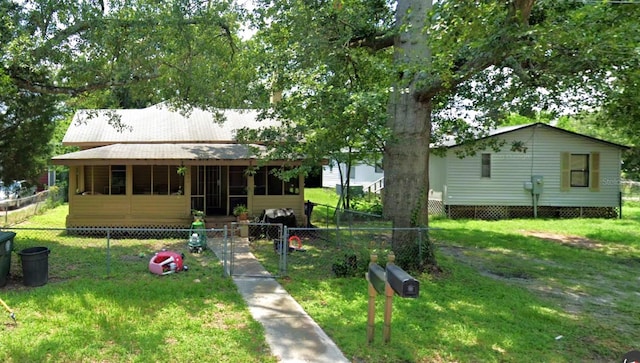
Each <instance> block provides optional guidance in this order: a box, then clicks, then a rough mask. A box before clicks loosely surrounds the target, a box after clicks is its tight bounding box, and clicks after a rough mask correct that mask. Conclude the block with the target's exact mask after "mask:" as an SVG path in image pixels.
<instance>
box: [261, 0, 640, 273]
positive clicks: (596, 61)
mask: <svg viewBox="0 0 640 363" xmlns="http://www.w3.org/2000/svg"><path fill="white" fill-rule="evenodd" d="M259 3H260V4H259V5H260V7H259V12H258V14H259V15H260V16H261V17H262V19H263V20H262V23H260V28H261V29H262V31H260V32H258V37H261V36H262V37H263V39H264V45H265V49H267V52H266V53H268V57H269V59H270V62H269V63H268V64H269V67H266V69H267V70H268V71H269V72H270V74H278V75H279V78H278V79H279V82H278V83H277V84H276V87H277V88H278V89H279V90H285V97H284V100H283V102H282V104H281V105H280V106H279V107H277V108H276V111H277V112H279V114H282V115H286V116H288V117H292V116H295V117H292V118H293V119H304V120H305V125H306V127H307V130H305V132H306V133H305V135H306V134H314V133H316V132H318V130H319V129H320V128H321V127H327V124H323V123H324V122H325V121H323V120H322V118H323V117H322V116H323V115H325V114H328V113H330V112H332V111H334V110H336V109H342V108H344V106H341V107H336V102H334V101H335V99H332V98H331V96H330V95H327V94H325V93H322V94H323V99H324V100H326V102H322V103H320V104H319V107H321V108H322V111H319V110H318V109H317V108H314V109H313V110H309V109H308V108H307V107H304V104H305V102H307V101H308V100H310V99H314V98H316V97H318V95H319V94H320V93H321V91H322V90H326V87H325V85H326V84H327V83H329V82H333V83H332V89H331V90H329V91H330V92H331V93H332V94H334V93H333V90H337V91H338V92H341V91H342V90H343V88H345V87H347V86H348V87H349V88H350V89H353V90H358V89H363V88H366V87H362V88H358V87H357V86H355V84H356V83H358V81H359V80H358V79H355V80H354V79H350V80H349V82H346V81H345V80H344V79H341V77H340V75H339V73H340V72H344V70H345V69H347V68H346V66H345V65H346V64H349V65H350V66H351V67H352V68H353V69H360V66H361V64H376V65H378V67H377V69H378V70H379V71H380V73H377V75H382V76H381V77H380V80H379V82H377V84H378V86H373V88H372V89H373V91H374V92H375V91H380V90H389V89H391V90H392V92H391V94H390V95H389V97H388V98H387V100H388V101H387V103H386V104H387V107H386V113H387V123H386V126H387V130H388V132H389V134H388V135H389V137H385V138H384V141H385V144H384V145H385V146H384V166H385V179H386V182H385V201H384V209H385V214H386V215H387V216H388V217H389V218H391V219H392V221H393V223H394V226H395V227H412V226H427V223H428V217H427V206H428V200H427V195H428V193H426V192H427V191H428V182H429V176H428V160H429V157H428V155H429V146H430V145H437V144H438V142H439V141H440V139H441V138H443V137H451V136H453V137H455V138H456V139H457V140H458V141H464V140H467V139H468V138H469V137H472V136H478V134H479V133H482V132H483V131H484V130H486V129H487V128H489V127H492V126H495V125H496V124H498V123H499V122H500V121H501V119H502V118H503V117H504V116H505V115H508V114H510V113H514V112H516V113H520V114H523V115H525V116H527V115H532V114H533V113H534V112H536V110H543V111H549V112H555V113H558V112H560V111H561V110H566V109H567V108H575V109H579V108H581V107H586V106H590V107H596V106H598V105H600V104H601V103H602V97H606V96H607V95H610V94H611V93H610V90H611V87H612V86H613V85H612V83H611V80H612V79H615V77H616V75H618V74H620V73H621V72H624V71H626V70H629V69H633V67H636V68H637V61H638V54H637V52H635V51H633V49H635V48H633V47H635V46H634V44H636V45H637V44H638V40H640V37H639V34H638V29H637V27H636V26H635V25H634V22H635V20H634V19H637V14H638V12H639V10H638V8H639V6H636V5H633V4H622V3H621V4H618V3H617V2H606V1H603V2H600V1H587V2H581V1H549V0H547V1H545V0H537V1H536V0H510V1H466V0H442V1H439V2H438V3H437V4H435V5H434V6H432V4H431V1H424V0H422V1H420V0H399V1H396V2H393V3H392V2H387V1H364V0H333V1H320V0H318V1H294V0H291V1H261V2H259ZM394 11H395V18H394V17H393V16H392V14H394ZM621 34H625V37H624V40H623V39H621V36H620V35H621ZM621 43H622V44H621ZM618 49H624V50H625V51H624V52H620V53H618V52H612V50H618ZM363 50H364V51H363ZM390 50H392V52H390ZM353 54H357V55H359V57H353V56H352V55H353ZM392 54H393V63H392V64H390V63H388V62H389V57H390V56H391V55H392ZM369 69H376V67H371V68H369ZM362 73H363V72H360V73H359V74H362ZM283 75H287V77H283ZM290 75H294V76H298V77H299V78H295V77H294V76H290ZM310 75H313V77H311V76H310ZM371 77H374V76H373V75H372V76H371ZM301 79H304V82H301ZM300 83H303V84H304V85H305V87H304V91H303V92H302V91H301V90H300ZM287 98H289V99H296V102H292V103H287ZM340 100H342V99H340ZM300 105H302V107H300ZM293 107H297V109H296V110H295V111H294V110H293ZM377 107H380V104H378V105H377ZM465 109H472V110H473V111H474V112H476V113H477V116H476V117H475V119H474V122H472V123H470V122H468V120H465V119H464V117H461V116H460V115H461V113H462V112H463V111H464V110H465ZM378 110H379V111H378V112H385V111H384V109H383V108H379V109H378ZM453 110H459V112H453ZM372 114H375V112H372ZM332 120H333V121H332V122H331V124H330V125H332V126H329V127H331V128H332V130H333V129H336V128H337V127H340V123H341V121H342V118H341V117H333V118H332ZM354 129H357V127H355V128H354ZM332 146H335V145H332ZM314 147H315V146H314ZM325 151H328V150H325ZM321 155H322V154H321ZM415 241H416V238H415V236H414V235H412V234H411V233H405V232H397V233H395V234H394V249H395V250H397V252H396V254H398V252H400V256H399V260H400V261H402V262H403V263H404V264H405V265H408V267H409V268H417V269H431V270H437V263H436V260H435V257H434V254H433V249H432V248H428V250H427V251H426V252H427V253H423V254H422V255H420V254H417V253H413V252H414V251H415V250H416V248H417V247H416V244H415ZM404 251H406V252H404ZM418 256H420V257H418Z"/></svg>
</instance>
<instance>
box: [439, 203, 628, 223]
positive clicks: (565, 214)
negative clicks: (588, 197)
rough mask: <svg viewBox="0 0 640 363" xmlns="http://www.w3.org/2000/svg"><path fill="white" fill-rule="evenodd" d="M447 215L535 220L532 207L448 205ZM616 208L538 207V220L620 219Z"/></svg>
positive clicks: (456, 217) (489, 218) (454, 216)
mask: <svg viewBox="0 0 640 363" xmlns="http://www.w3.org/2000/svg"><path fill="white" fill-rule="evenodd" d="M445 212H446V215H447V216H448V217H449V218H451V219H488V220H495V219H512V218H533V216H534V215H533V207H531V206H500V205H482V206H473V205H448V206H445ZM619 215H620V210H619V208H616V207H546V206H541V207H538V218H618V216H619Z"/></svg>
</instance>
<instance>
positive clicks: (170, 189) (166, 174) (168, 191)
mask: <svg viewBox="0 0 640 363" xmlns="http://www.w3.org/2000/svg"><path fill="white" fill-rule="evenodd" d="M183 185H184V176H183V175H181V174H179V173H178V167H177V166H174V165H134V166H133V194H139V195H144V194H146V195H180V194H183V193H184V187H183Z"/></svg>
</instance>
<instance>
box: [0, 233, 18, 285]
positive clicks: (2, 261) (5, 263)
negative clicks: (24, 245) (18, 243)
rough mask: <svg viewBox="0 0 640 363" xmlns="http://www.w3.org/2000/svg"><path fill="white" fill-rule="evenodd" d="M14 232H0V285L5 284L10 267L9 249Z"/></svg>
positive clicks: (11, 248)
mask: <svg viewBox="0 0 640 363" xmlns="http://www.w3.org/2000/svg"><path fill="white" fill-rule="evenodd" d="M15 236H16V234H15V232H0V287H3V286H5V285H6V284H7V279H8V277H9V270H10V269H11V251H13V238H14V237H15Z"/></svg>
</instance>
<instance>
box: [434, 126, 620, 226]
mask: <svg viewBox="0 0 640 363" xmlns="http://www.w3.org/2000/svg"><path fill="white" fill-rule="evenodd" d="M486 138H499V139H500V140H504V141H505V143H504V145H503V146H502V147H501V149H500V150H499V152H495V151H494V150H493V149H487V150H483V151H478V152H477V153H476V154H475V155H474V156H468V157H464V158H459V157H458V156H457V154H456V151H460V150H461V148H462V147H463V146H462V145H458V144H451V145H447V146H446V154H445V155H444V156H442V157H439V156H435V155H433V154H432V157H431V158H430V168H429V169H430V170H429V171H430V172H429V175H430V189H431V191H430V192H431V193H430V197H431V198H437V197H439V196H441V200H442V203H443V205H444V211H445V213H446V214H447V215H448V216H449V217H451V218H483V219H499V218H517V217H533V216H538V217H546V218H553V217H617V216H618V215H619V212H620V208H621V202H620V168H621V154H622V152H623V151H624V150H625V149H628V147H626V146H624V145H618V144H615V143H611V142H607V141H604V140H600V139H596V138H592V137H589V136H586V135H582V134H577V133H574V132H570V131H566V130H563V129H560V128H557V127H553V126H550V125H547V124H543V123H533V124H527V125H519V126H511V127H505V128H499V129H496V130H494V131H493V132H491V133H490V135H489V136H487V137H486ZM486 138H485V139H486ZM514 142H515V143H516V145H517V147H515V148H514V147H513V145H514Z"/></svg>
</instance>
